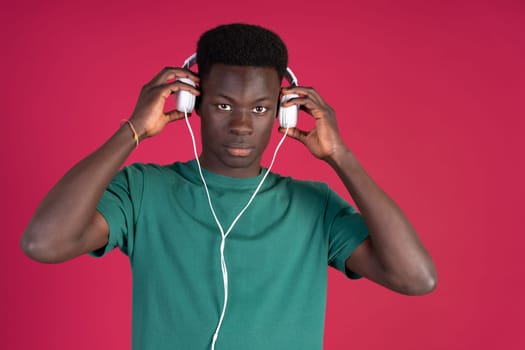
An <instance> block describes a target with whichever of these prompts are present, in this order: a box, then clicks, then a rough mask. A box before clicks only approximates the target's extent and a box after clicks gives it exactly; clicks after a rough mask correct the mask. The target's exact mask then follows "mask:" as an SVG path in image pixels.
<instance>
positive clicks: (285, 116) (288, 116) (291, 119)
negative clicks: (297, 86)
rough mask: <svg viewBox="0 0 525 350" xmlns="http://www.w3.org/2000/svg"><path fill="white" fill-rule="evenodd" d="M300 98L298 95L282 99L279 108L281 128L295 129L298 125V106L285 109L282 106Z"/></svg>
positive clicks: (288, 95) (290, 95)
mask: <svg viewBox="0 0 525 350" xmlns="http://www.w3.org/2000/svg"><path fill="white" fill-rule="evenodd" d="M296 97H299V95H297V94H287V95H282V97H281V106H280V108H279V126H280V127H281V128H295V126H296V125H297V115H298V114H299V107H298V106H297V105H293V106H289V107H283V106H282V104H283V103H284V102H286V101H288V100H291V99H292V98H296Z"/></svg>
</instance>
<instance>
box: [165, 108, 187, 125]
mask: <svg viewBox="0 0 525 350" xmlns="http://www.w3.org/2000/svg"><path fill="white" fill-rule="evenodd" d="M186 114H187V115H188V118H189V117H190V116H191V113H186ZM164 115H166V117H168V123H171V122H174V121H175V120H180V119H184V112H180V111H178V110H176V109H174V110H171V111H169V112H166V113H164Z"/></svg>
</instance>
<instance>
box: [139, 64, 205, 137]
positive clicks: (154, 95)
mask: <svg viewBox="0 0 525 350" xmlns="http://www.w3.org/2000/svg"><path fill="white" fill-rule="evenodd" d="M177 78H189V79H191V80H193V81H194V82H195V83H198V82H199V77H198V76H197V75H196V74H195V73H193V72H191V71H190V70H187V69H184V68H172V67H166V68H164V69H163V70H161V71H160V72H159V73H158V74H157V75H156V76H155V77H154V78H153V79H152V80H151V81H150V82H149V83H147V84H146V85H144V86H143V87H142V90H141V91H140V95H139V99H138V101H137V105H136V106H135V110H134V111H133V114H132V115H131V118H130V121H131V123H132V124H133V126H134V127H135V129H136V131H137V133H138V135H139V139H140V140H143V139H145V138H146V137H152V136H155V135H156V134H158V133H159V132H160V131H161V130H162V129H163V128H164V127H165V126H166V124H168V123H169V122H172V121H174V120H178V119H182V118H184V113H183V112H179V111H177V110H175V109H174V110H172V111H169V112H164V105H165V103H166V99H167V98H168V97H169V96H171V95H172V94H174V93H177V92H178V91H181V90H185V91H188V92H190V93H192V94H193V95H195V96H198V95H199V94H200V92H199V90H198V89H197V88H194V87H193V86H191V85H189V84H185V83H183V82H182V81H179V80H174V79H177Z"/></svg>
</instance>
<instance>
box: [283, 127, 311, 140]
mask: <svg viewBox="0 0 525 350" xmlns="http://www.w3.org/2000/svg"><path fill="white" fill-rule="evenodd" d="M279 132H280V133H281V134H284V133H285V132H286V136H289V137H291V138H292V139H296V140H298V141H300V142H302V143H304V141H305V140H306V137H307V136H308V132H306V131H304V130H301V129H297V128H291V129H290V128H289V129H288V131H286V128H283V127H280V128H279Z"/></svg>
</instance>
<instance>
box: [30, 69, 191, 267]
mask: <svg viewBox="0 0 525 350" xmlns="http://www.w3.org/2000/svg"><path fill="white" fill-rule="evenodd" d="M176 77H187V78H190V79H192V80H194V81H196V82H197V81H198V77H197V76H196V75H195V74H193V73H191V72H190V71H188V70H184V69H181V68H165V69H164V70H162V71H161V72H160V73H159V74H158V75H157V76H156V77H155V78H153V80H152V81H151V82H149V83H148V84H146V85H145V86H144V87H143V88H142V90H141V93H140V96H139V99H138V102H137V105H136V107H135V110H134V112H133V114H132V116H131V118H130V121H131V123H132V125H133V126H134V128H135V130H136V132H137V134H138V135H139V139H144V138H146V137H152V136H154V135H156V134H158V133H159V132H160V131H161V130H162V129H163V128H164V127H165V125H166V124H167V123H169V122H171V121H174V120H177V119H181V118H183V117H184V114H183V113H181V112H178V111H175V110H174V111H170V112H166V113H165V112H163V109H164V104H165V99H166V98H167V97H169V96H170V95H171V94H173V93H175V92H177V91H179V90H186V91H189V92H191V93H193V94H195V95H198V94H199V92H198V90H196V89H195V88H193V87H192V86H190V85H187V84H184V83H182V82H179V81H175V82H174V81H172V80H173V79H174V78H176ZM135 146H136V142H135V140H134V132H133V130H132V128H131V127H130V125H128V124H127V123H125V124H123V125H122V126H121V127H120V128H119V129H118V131H117V132H116V133H115V134H114V135H113V136H112V137H111V138H110V139H109V140H108V141H107V142H106V143H104V144H103V145H102V146H101V147H100V148H99V149H97V150H96V151H95V152H94V153H92V154H91V155H89V156H88V157H86V158H85V159H83V160H82V161H80V162H79V163H78V164H77V165H75V166H74V167H73V168H72V169H71V170H69V171H68V172H67V173H66V174H65V175H64V177H62V179H61V180H60V181H59V182H58V183H57V184H56V185H55V186H54V187H53V188H52V189H51V191H50V192H49V193H48V194H47V195H46V197H45V198H44V199H43V201H42V202H41V203H40V205H39V206H38V208H37V210H36V212H35V214H34V216H33V218H32V219H31V221H30V222H29V225H28V226H27V228H26V230H25V232H24V234H23V236H22V238H21V240H20V246H21V248H22V250H23V251H24V253H25V254H26V255H27V256H29V257H30V258H32V259H35V260H37V261H40V262H45V263H56V262H62V261H65V260H69V259H72V258H74V257H76V256H79V255H82V254H84V253H87V252H89V251H93V250H96V249H98V248H100V247H102V246H104V245H105V244H106V243H107V242H108V234H109V227H108V224H107V222H106V221H105V219H104V218H103V217H102V215H101V214H100V213H98V211H97V210H96V207H97V204H98V201H99V200H100V198H101V197H102V194H103V192H104V190H105V189H106V187H107V186H108V185H109V183H110V182H111V180H112V178H113V177H114V176H115V175H116V173H117V172H118V170H119V169H120V167H121V166H122V165H123V164H124V162H125V160H126V159H127V157H128V156H129V154H130V153H131V152H132V150H133V149H134V148H135Z"/></svg>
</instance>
